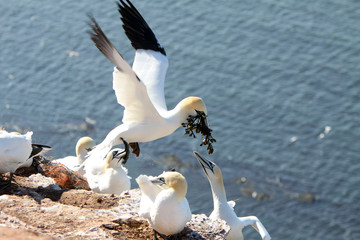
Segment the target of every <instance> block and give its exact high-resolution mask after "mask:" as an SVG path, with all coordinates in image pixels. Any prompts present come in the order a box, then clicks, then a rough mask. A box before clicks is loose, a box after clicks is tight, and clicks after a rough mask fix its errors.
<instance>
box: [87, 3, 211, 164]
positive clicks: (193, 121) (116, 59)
mask: <svg viewBox="0 0 360 240" xmlns="http://www.w3.org/2000/svg"><path fill="white" fill-rule="evenodd" d="M126 2H127V3H125V2H124V1H123V0H120V2H119V3H118V8H119V12H120V14H121V20H122V22H123V28H124V30H125V33H126V35H127V37H128V38H129V40H130V41H131V44H132V46H133V47H134V48H135V50H136V54H135V59H134V63H133V68H131V67H130V65H129V64H128V63H127V62H126V61H125V60H124V59H123V58H122V56H121V55H120V54H119V52H118V51H117V50H116V49H115V47H114V46H113V44H112V43H111V42H110V40H109V39H108V38H107V37H106V36H105V34H104V32H103V31H102V30H101V28H100V26H99V25H98V24H97V22H96V21H95V18H94V17H92V16H90V19H91V22H92V23H91V28H92V31H91V32H90V34H91V39H92V41H93V42H94V43H95V46H96V47H97V48H98V49H99V50H100V51H101V52H102V53H103V54H104V55H105V57H106V58H108V59H109V60H110V61H111V62H112V63H113V64H114V65H115V67H114V72H113V89H114V90H115V95H116V98H117V101H118V103H119V104H121V105H122V106H124V107H125V110H124V114H123V119H122V122H123V124H121V125H119V126H118V127H116V128H114V129H113V130H112V131H110V132H109V133H108V135H107V136H106V138H105V139H104V140H103V142H102V143H100V144H99V145H98V146H97V147H96V148H95V149H94V151H92V152H91V153H90V156H91V155H94V154H99V151H101V152H102V154H103V155H104V154H106V152H107V151H108V150H109V149H110V148H111V147H112V146H115V145H118V144H121V143H122V142H121V141H120V137H122V138H124V139H125V140H126V141H128V142H129V143H130V146H132V147H133V146H134V145H135V146H137V150H138V152H136V154H137V155H138V153H139V147H138V144H137V143H138V142H149V141H153V140H156V139H158V138H162V137H165V136H167V135H170V134H171V133H173V132H174V131H175V130H176V129H178V128H179V127H180V126H184V127H185V128H186V130H185V134H189V135H190V136H193V137H195V134H194V131H196V133H198V132H201V135H202V137H204V139H203V141H202V144H201V145H208V148H207V149H208V151H209V153H210V154H211V153H212V152H213V147H212V143H213V142H215V139H214V138H212V136H211V131H212V130H211V129H210V128H209V127H208V124H207V121H206V114H207V111H206V106H205V103H204V102H203V100H202V99H201V98H199V97H187V98H185V99H183V100H182V101H180V102H179V103H178V104H177V105H176V107H175V108H174V109H172V110H169V111H168V109H167V107H166V102H165V98H164V80H165V75H166V71H167V67H168V59H167V57H166V53H165V50H164V48H163V47H162V46H161V45H160V44H159V42H158V40H157V39H156V37H155V35H154V33H153V32H152V30H151V29H150V27H149V26H148V24H147V23H146V21H145V20H144V18H143V17H142V16H141V15H140V13H139V12H138V11H137V9H136V8H135V7H134V6H133V5H132V4H131V2H130V1H129V0H126ZM99 155H101V154H99ZM95 158H98V156H96V157H95Z"/></svg>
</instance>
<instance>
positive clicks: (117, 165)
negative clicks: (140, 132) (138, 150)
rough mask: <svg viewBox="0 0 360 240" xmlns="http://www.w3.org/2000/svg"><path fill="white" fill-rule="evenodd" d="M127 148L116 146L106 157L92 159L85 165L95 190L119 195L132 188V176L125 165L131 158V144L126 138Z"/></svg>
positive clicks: (89, 180) (89, 181)
mask: <svg viewBox="0 0 360 240" xmlns="http://www.w3.org/2000/svg"><path fill="white" fill-rule="evenodd" d="M124 143H125V150H124V149H120V148H115V149H112V150H111V151H109V153H108V154H107V155H106V158H105V159H101V160H99V161H90V162H87V164H86V165H85V166H84V168H85V174H84V176H85V177H86V179H87V181H88V183H89V187H90V188H91V190H93V191H94V192H98V193H108V194H116V195H119V194H121V193H122V192H125V191H129V190H130V179H131V178H130V177H129V176H128V175H127V173H128V171H127V169H126V168H125V167H124V166H123V164H125V163H126V161H127V160H128V158H129V145H128V143H127V142H126V141H125V140H124Z"/></svg>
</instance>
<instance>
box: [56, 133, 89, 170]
mask: <svg viewBox="0 0 360 240" xmlns="http://www.w3.org/2000/svg"><path fill="white" fill-rule="evenodd" d="M93 147H95V141H94V140H93V139H92V138H91V137H82V138H80V139H79V140H78V141H77V143H76V146H75V152H76V156H67V157H64V158H59V159H56V160H55V161H54V162H57V163H61V164H64V165H65V166H66V167H67V168H69V169H70V170H72V171H77V172H79V173H80V174H85V170H84V169H83V168H80V166H81V164H82V163H83V162H84V161H85V159H86V157H87V155H88V154H89V152H90V151H91V150H92V149H93Z"/></svg>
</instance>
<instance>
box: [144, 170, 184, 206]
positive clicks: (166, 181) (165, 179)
mask: <svg viewBox="0 0 360 240" xmlns="http://www.w3.org/2000/svg"><path fill="white" fill-rule="evenodd" d="M151 182H153V183H154V184H158V185H160V186H161V187H162V188H164V189H170V188H171V189H173V190H174V191H175V192H176V193H177V195H178V200H179V202H181V201H182V200H183V199H184V198H185V196H186V192H187V182H186V179H185V177H184V176H183V175H182V174H181V173H179V172H174V171H167V172H163V173H162V174H161V175H159V176H158V177H157V178H155V179H153V180H152V181H151Z"/></svg>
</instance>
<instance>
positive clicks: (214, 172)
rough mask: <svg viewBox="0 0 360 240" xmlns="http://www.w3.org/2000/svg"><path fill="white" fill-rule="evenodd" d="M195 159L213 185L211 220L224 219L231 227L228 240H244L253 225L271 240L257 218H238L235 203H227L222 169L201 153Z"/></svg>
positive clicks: (261, 234)
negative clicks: (245, 234) (248, 229)
mask: <svg viewBox="0 0 360 240" xmlns="http://www.w3.org/2000/svg"><path fill="white" fill-rule="evenodd" d="M194 155H195V157H196V158H197V160H198V161H199V163H200V165H201V167H202V168H203V170H204V172H205V174H206V176H207V178H208V180H209V182H210V185H211V190H212V195H213V202H214V210H213V212H212V213H211V215H210V218H211V219H214V220H215V219H222V220H224V221H226V223H227V224H228V225H229V226H230V228H231V229H230V232H229V234H228V235H227V237H226V239H227V240H235V239H236V240H243V239H244V237H243V234H242V229H243V228H244V227H246V226H249V225H251V226H252V227H254V228H255V229H256V230H257V231H258V232H259V234H260V236H261V238H262V239H263V240H265V239H266V240H270V239H271V237H270V235H269V233H268V232H267V231H266V229H265V227H264V226H263V225H262V223H261V222H260V221H259V219H258V218H257V217H256V216H248V217H237V216H236V214H235V212H234V209H233V207H234V206H235V202H234V201H231V202H227V199H226V192H225V188H224V183H223V178H222V173H221V170H220V168H219V167H218V166H217V165H216V164H215V163H213V162H211V161H209V160H207V159H205V158H204V157H202V156H200V154H199V153H197V152H194Z"/></svg>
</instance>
